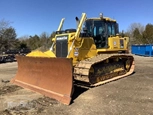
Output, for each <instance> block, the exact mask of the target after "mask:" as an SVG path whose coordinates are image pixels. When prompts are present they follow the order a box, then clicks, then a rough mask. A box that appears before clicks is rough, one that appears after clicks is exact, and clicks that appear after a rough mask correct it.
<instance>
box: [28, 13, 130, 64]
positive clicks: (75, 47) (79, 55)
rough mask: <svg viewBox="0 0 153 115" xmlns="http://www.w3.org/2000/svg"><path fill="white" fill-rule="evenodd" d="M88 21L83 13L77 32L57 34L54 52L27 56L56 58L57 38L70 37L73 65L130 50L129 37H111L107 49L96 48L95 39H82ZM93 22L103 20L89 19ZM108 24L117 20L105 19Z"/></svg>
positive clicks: (69, 45) (69, 54)
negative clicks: (81, 35)
mask: <svg viewBox="0 0 153 115" xmlns="http://www.w3.org/2000/svg"><path fill="white" fill-rule="evenodd" d="M86 19H87V17H86V14H85V13H82V17H81V20H80V22H79V24H78V27H77V30H76V32H72V33H64V34H57V35H56V36H55V38H53V39H52V41H53V46H52V50H48V51H46V52H44V53H43V52H40V51H33V52H31V53H29V54H28V55H27V56H32V57H33V56H34V57H39V56H40V57H43V56H44V57H56V54H55V52H56V51H57V50H58V49H56V38H57V37H58V36H68V43H67V45H68V47H67V50H68V55H67V57H66V58H70V59H73V65H75V64H76V63H77V62H79V61H81V60H84V59H87V58H91V57H94V56H96V55H98V54H101V53H117V52H119V51H121V52H125V51H127V50H128V43H129V38H128V37H121V36H119V35H116V36H109V37H108V39H107V40H108V46H109V47H106V48H96V44H95V42H94V38H93V37H80V36H79V35H80V32H81V29H82V25H83V23H84V22H85V20H86ZM89 19H92V20H101V18H89ZM103 19H105V20H106V21H108V22H116V20H113V19H110V18H108V17H103ZM63 23H64V18H63V19H62V20H61V22H60V25H59V27H58V29H57V31H60V30H61V28H62V26H63ZM121 41H122V42H121Z"/></svg>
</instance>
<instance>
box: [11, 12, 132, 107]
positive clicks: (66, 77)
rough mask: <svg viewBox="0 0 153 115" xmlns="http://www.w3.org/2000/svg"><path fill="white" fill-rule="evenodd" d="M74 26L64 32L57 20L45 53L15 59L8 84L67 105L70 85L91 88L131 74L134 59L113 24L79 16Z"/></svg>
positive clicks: (69, 96)
mask: <svg viewBox="0 0 153 115" xmlns="http://www.w3.org/2000/svg"><path fill="white" fill-rule="evenodd" d="M76 22H77V28H76V29H66V30H64V29H62V27H63V23H64V18H63V19H62V20H61V23H60V25H59V27H58V29H57V31H56V36H55V38H53V39H52V41H53V43H52V46H51V48H50V49H49V50H48V51H46V52H41V51H32V52H30V53H29V54H27V55H26V56H16V59H17V62H18V71H17V74H16V76H15V77H14V78H13V79H12V82H13V83H14V84H16V85H19V86H21V87H24V88H28V89H31V90H33V91H35V92H39V93H41V94H43V95H46V96H49V97H51V98H54V99H56V100H58V101H60V102H62V103H64V104H66V105H69V104H70V102H71V97H72V95H73V92H74V90H75V89H74V84H79V85H82V86H88V87H94V86H98V85H101V84H104V83H107V82H110V81H113V80H117V79H119V78H122V77H125V76H128V75H130V74H131V73H133V71H134V58H133V56H132V55H130V54H127V53H126V52H127V51H128V43H129V38H128V37H122V36H120V35H119V34H118V33H119V29H118V23H117V22H116V20H114V19H111V18H108V17H103V15H102V14H100V16H99V17H97V18H87V16H86V13H82V16H81V18H80V19H79V18H78V17H76Z"/></svg>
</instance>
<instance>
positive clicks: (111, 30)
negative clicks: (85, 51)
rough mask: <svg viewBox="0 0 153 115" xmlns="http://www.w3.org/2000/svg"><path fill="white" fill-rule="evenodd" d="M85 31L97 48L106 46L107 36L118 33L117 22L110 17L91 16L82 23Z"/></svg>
mask: <svg viewBox="0 0 153 115" xmlns="http://www.w3.org/2000/svg"><path fill="white" fill-rule="evenodd" d="M84 26H85V28H86V32H87V34H88V35H90V36H91V37H93V39H94V42H95V44H96V47H97V49H101V48H108V47H109V46H108V38H109V37H111V36H116V34H118V33H119V31H118V30H119V29H118V23H116V21H115V20H112V19H110V18H103V17H100V18H91V19H87V20H86V21H85V23H84Z"/></svg>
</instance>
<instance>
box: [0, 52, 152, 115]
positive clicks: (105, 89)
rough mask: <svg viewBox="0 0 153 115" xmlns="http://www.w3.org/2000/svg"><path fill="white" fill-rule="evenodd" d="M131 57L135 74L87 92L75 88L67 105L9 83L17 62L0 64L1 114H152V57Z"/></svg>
mask: <svg viewBox="0 0 153 115" xmlns="http://www.w3.org/2000/svg"><path fill="white" fill-rule="evenodd" d="M134 58H135V65H136V68H135V73H133V74H132V75H130V76H128V77H125V78H123V79H119V80H117V81H113V82H110V83H107V84H105V85H101V86H98V87H95V88H92V89H89V90H87V89H83V88H80V87H75V92H74V95H73V97H72V98H73V101H72V103H71V105H69V106H67V105H63V104H61V103H60V102H58V101H56V100H54V99H51V98H48V97H44V96H42V95H41V94H39V93H35V92H32V91H30V90H27V89H23V88H21V87H18V86H15V85H13V84H11V83H10V82H9V80H10V79H11V78H13V77H14V76H15V73H16V71H17V63H16V62H13V63H6V64H0V80H1V81H0V105H2V106H1V107H0V115H31V114H33V115H85V114H87V115H152V114H153V57H142V56H135V55H134Z"/></svg>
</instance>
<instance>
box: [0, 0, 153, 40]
mask: <svg viewBox="0 0 153 115" xmlns="http://www.w3.org/2000/svg"><path fill="white" fill-rule="evenodd" d="M82 13H86V14H87V18H91V17H99V14H100V13H103V15H104V16H106V17H110V18H113V19H115V20H117V22H118V23H119V29H120V31H122V30H124V31H126V30H127V29H128V28H129V26H130V25H131V24H132V23H141V24H142V25H146V24H148V23H151V24H153V0H0V20H6V21H9V22H11V23H10V25H11V26H12V27H13V28H15V30H16V33H17V37H18V38H19V37H22V36H25V35H31V36H34V35H41V34H42V33H43V32H46V33H48V34H51V33H52V32H53V31H56V30H57V28H58V26H59V23H60V20H61V18H65V22H64V27H63V28H65V29H67V28H76V21H75V17H76V16H78V17H81V14H82Z"/></svg>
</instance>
